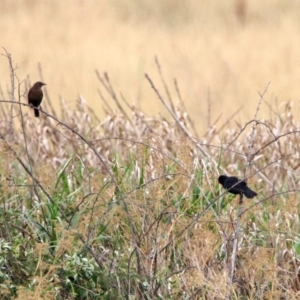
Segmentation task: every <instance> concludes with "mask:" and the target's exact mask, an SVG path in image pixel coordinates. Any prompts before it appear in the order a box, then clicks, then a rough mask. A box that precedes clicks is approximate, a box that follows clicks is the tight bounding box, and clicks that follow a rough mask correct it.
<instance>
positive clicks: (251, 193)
mask: <svg viewBox="0 0 300 300" xmlns="http://www.w3.org/2000/svg"><path fill="white" fill-rule="evenodd" d="M244 195H245V196H246V197H247V198H253V197H255V196H256V195H257V193H255V192H254V191H252V190H251V189H249V188H247V189H246V190H245V191H244Z"/></svg>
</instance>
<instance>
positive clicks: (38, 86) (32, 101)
mask: <svg viewBox="0 0 300 300" xmlns="http://www.w3.org/2000/svg"><path fill="white" fill-rule="evenodd" d="M43 85H46V83H43V82H41V81H38V82H36V83H35V84H34V85H33V86H32V88H31V89H30V90H29V92H28V104H29V105H33V106H34V107H39V106H40V104H41V102H42V100H43V91H42V86H43ZM34 115H35V116H36V117H37V118H38V117H39V116H40V112H39V110H38V109H34Z"/></svg>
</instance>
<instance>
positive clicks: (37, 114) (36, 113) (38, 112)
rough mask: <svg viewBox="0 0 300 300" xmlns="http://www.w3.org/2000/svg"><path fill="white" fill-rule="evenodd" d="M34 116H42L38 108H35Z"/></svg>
mask: <svg viewBox="0 0 300 300" xmlns="http://www.w3.org/2000/svg"><path fill="white" fill-rule="evenodd" d="M34 116H35V117H36V118H38V117H39V116H40V111H39V110H38V109H36V108H35V109H34Z"/></svg>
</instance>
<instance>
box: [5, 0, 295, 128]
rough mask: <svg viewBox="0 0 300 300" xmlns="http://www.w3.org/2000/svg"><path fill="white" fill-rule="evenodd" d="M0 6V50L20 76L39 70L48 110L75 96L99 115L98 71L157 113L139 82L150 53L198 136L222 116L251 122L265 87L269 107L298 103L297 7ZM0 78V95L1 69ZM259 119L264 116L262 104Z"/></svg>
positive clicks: (216, 3) (216, 1)
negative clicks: (175, 90)
mask: <svg viewBox="0 0 300 300" xmlns="http://www.w3.org/2000/svg"><path fill="white" fill-rule="evenodd" d="M0 5H1V20H0V28H1V46H3V47H5V48H6V49H7V50H8V51H9V52H10V53H12V55H13V57H14V59H15V62H17V63H18V66H19V70H18V74H19V76H20V78H21V79H25V78H26V77H27V76H29V77H30V79H31V81H36V80H38V79H40V74H39V72H38V68H37V65H38V63H40V64H41V65H42V68H43V72H44V80H45V82H47V84H48V86H47V87H48V90H49V93H50V95H51V99H52V101H53V102H54V104H55V105H58V101H57V99H58V97H62V98H63V99H65V100H66V101H67V103H75V101H76V99H77V98H78V96H79V94H82V95H83V96H84V98H85V99H86V100H87V102H88V103H89V105H90V106H91V107H92V109H93V110H94V111H95V112H96V113H97V115H100V116H103V115H104V114H103V112H102V110H101V108H100V106H99V100H100V99H99V95H98V92H97V89H98V88H99V82H98V80H97V77H96V76H95V74H94V70H95V69H98V70H99V71H100V72H104V71H108V72H109V75H110V77H111V80H112V82H113V84H114V86H115V87H116V91H117V93H120V92H122V94H123V95H124V97H125V98H126V99H127V100H128V101H129V102H130V103H135V104H137V105H141V106H142V107H143V108H145V109H146V110H147V111H148V112H151V113H157V112H159V111H163V110H164V108H163V107H162V106H161V105H160V103H158V102H156V101H153V99H152V91H151V90H150V88H149V85H148V84H147V82H146V80H145V78H144V74H145V73H149V74H150V75H151V76H152V77H153V78H156V76H157V72H156V69H155V67H154V66H155V64H154V57H155V55H156V56H157V57H158V59H159V60H160V62H161V63H162V64H163V67H164V70H165V76H166V78H167V79H168V83H169V84H170V83H172V81H173V78H177V80H178V83H179V86H180V89H181V91H182V96H183V97H184V100H185V103H186V105H187V108H188V110H189V111H191V112H192V113H191V114H192V117H193V118H194V119H195V122H196V124H197V129H198V130H199V132H202V133H203V131H204V130H205V128H206V126H207V124H209V123H213V122H214V121H215V120H216V119H217V118H218V117H219V115H220V114H222V119H221V120H223V121H224V120H227V118H228V116H230V115H231V114H232V113H233V112H235V111H236V110H238V109H239V108H240V107H241V110H240V112H239V114H238V116H236V117H235V120H237V121H240V122H242V121H244V120H245V118H246V119H247V118H252V117H253V113H254V111H255V107H256V105H257V91H261V90H262V89H263V88H264V87H265V86H266V85H267V83H268V82H271V85H270V88H269V93H268V95H267V96H266V98H265V100H266V101H268V103H269V104H270V105H272V106H275V105H276V103H281V102H286V101H290V100H292V101H294V102H297V101H298V99H299V98H300V97H299V88H298V83H299V82H300V72H299V67H298V62H299V61H300V54H299V51H298V48H299V33H298V28H299V17H298V16H299V10H300V7H299V3H298V2H297V1H288V2H285V3H283V2H282V1H279V0H275V1H264V2H263V3H262V2H261V1H258V0H253V1H247V0H236V1H220V0H213V1H201V2H199V1H196V0H189V1H188V0H186V1H170V0H163V1H159V2H154V1H150V0H143V1H130V2H128V1H125V0H118V1H117V0H115V1H92V0H91V1H87V2H84V3H83V2H82V1H70V0H66V1H58V0H53V1H47V2H41V1H34V0H31V1H18V2H15V1H9V0H3V1H1V4H0ZM1 65H3V66H4V65H5V60H2V63H1ZM0 76H1V78H2V81H1V86H2V89H5V88H6V87H7V86H8V84H9V81H8V78H9V74H8V73H7V69H6V68H4V67H2V68H1V70H0ZM157 78H158V77H157ZM294 109H295V111H294V114H295V116H298V107H294ZM209 110H210V113H208V111H209ZM260 113H261V116H262V117H264V116H266V114H267V113H268V109H267V108H266V106H265V105H263V107H262V109H261V111H260ZM208 114H209V115H211V120H209V119H208V118H207V115H208ZM220 124H221V122H220Z"/></svg>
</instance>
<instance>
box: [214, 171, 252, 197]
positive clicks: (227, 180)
mask: <svg viewBox="0 0 300 300" xmlns="http://www.w3.org/2000/svg"><path fill="white" fill-rule="evenodd" d="M218 181H219V183H221V184H222V186H223V187H224V189H226V190H228V192H229V193H231V194H234V195H242V194H244V195H245V196H246V197H247V198H253V197H254V196H256V195H257V193H255V192H254V191H252V190H251V189H249V188H248V186H247V183H246V182H245V181H244V180H241V179H238V178H237V177H234V176H232V177H228V176H226V175H221V176H219V178H218ZM232 186H233V187H232Z"/></svg>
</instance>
